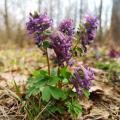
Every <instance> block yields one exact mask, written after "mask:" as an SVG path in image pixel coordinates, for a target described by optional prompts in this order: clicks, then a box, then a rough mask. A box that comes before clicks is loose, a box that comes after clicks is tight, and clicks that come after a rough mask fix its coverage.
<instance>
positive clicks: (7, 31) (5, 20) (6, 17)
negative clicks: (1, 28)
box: [4, 0, 10, 39]
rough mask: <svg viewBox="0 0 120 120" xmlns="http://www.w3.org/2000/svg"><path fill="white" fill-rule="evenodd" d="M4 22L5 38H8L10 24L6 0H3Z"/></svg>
mask: <svg viewBox="0 0 120 120" xmlns="http://www.w3.org/2000/svg"><path fill="white" fill-rule="evenodd" d="M4 11H5V13H4V23H5V29H6V36H7V39H10V26H9V18H8V1H7V0H5V2H4Z"/></svg>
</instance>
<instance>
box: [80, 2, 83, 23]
mask: <svg viewBox="0 0 120 120" xmlns="http://www.w3.org/2000/svg"><path fill="white" fill-rule="evenodd" d="M82 15H83V0H80V23H81V20H82Z"/></svg>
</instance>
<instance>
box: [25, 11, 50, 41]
mask: <svg viewBox="0 0 120 120" xmlns="http://www.w3.org/2000/svg"><path fill="white" fill-rule="evenodd" d="M26 26H27V30H28V33H29V34H30V35H33V38H34V39H35V41H36V43H40V42H41V41H43V40H44V39H45V38H46V37H47V35H45V34H44V32H45V31H46V30H47V29H49V28H50V27H51V26H52V19H50V18H49V17H48V16H47V13H46V12H44V13H41V14H40V15H38V14H35V15H32V14H31V13H30V18H29V21H28V22H27V23H26Z"/></svg>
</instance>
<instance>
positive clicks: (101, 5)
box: [98, 0, 103, 42]
mask: <svg viewBox="0 0 120 120" xmlns="http://www.w3.org/2000/svg"><path fill="white" fill-rule="evenodd" d="M102 9H103V0H100V7H99V21H100V23H99V37H98V40H99V41H100V42H101V40H102Z"/></svg>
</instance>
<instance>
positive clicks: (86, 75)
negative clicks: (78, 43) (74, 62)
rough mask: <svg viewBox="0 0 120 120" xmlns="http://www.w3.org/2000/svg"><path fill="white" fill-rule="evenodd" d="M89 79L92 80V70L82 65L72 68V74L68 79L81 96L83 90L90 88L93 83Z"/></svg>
mask: <svg viewBox="0 0 120 120" xmlns="http://www.w3.org/2000/svg"><path fill="white" fill-rule="evenodd" d="M91 80H94V73H93V71H92V70H91V69H90V68H88V67H83V66H82V65H80V66H79V67H76V68H75V69H74V75H73V76H72V78H70V81H71V83H72V84H73V86H74V87H75V89H76V92H77V94H78V95H79V96H82V94H83V91H84V90H89V89H90V87H91V86H92V85H93V84H92V82H91Z"/></svg>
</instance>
